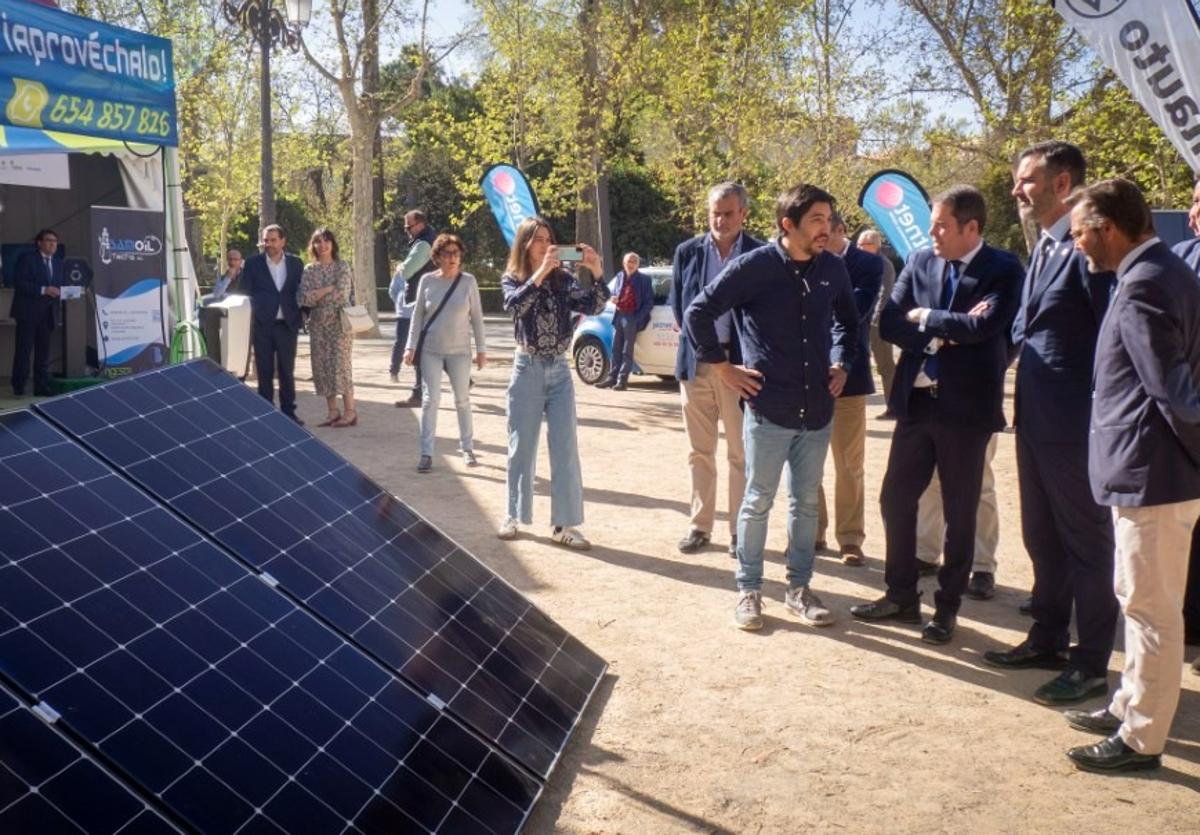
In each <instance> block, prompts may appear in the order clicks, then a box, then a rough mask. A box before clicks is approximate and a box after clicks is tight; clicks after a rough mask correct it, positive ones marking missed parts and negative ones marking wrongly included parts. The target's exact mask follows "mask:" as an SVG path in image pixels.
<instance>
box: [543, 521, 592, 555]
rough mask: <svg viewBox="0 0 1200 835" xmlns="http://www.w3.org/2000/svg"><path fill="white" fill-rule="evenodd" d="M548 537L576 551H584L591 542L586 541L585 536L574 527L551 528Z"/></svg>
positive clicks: (590, 545)
mask: <svg viewBox="0 0 1200 835" xmlns="http://www.w3.org/2000/svg"><path fill="white" fill-rule="evenodd" d="M550 538H551V539H552V540H554V541H555V542H557V543H558V544H559V545H565V546H566V547H568V548H574V549H575V550H577V551H586V550H587V549H589V548H591V547H592V543H590V542H588V541H587V537H586V536H584V535H583V534H581V533H580V532H579V531H578V530H576V529H575V528H558V527H556V528H552V529H551V530H550Z"/></svg>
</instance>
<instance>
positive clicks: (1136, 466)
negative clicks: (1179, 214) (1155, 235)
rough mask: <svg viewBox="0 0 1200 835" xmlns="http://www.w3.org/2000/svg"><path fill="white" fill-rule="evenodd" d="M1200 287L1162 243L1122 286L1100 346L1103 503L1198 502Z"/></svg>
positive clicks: (1097, 464) (1094, 445) (1098, 470)
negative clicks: (1196, 499) (1195, 500)
mask: <svg viewBox="0 0 1200 835" xmlns="http://www.w3.org/2000/svg"><path fill="white" fill-rule="evenodd" d="M1198 381H1200V281H1197V280H1196V273H1195V272H1193V271H1192V269H1191V268H1190V267H1189V266H1188V265H1187V263H1185V262H1184V261H1183V259H1181V258H1180V257H1179V256H1178V255H1175V254H1173V253H1172V252H1171V251H1170V250H1168V249H1167V246H1166V244H1164V243H1162V242H1161V241H1160V242H1158V243H1155V244H1153V245H1152V246H1151V247H1150V248H1149V249H1147V250H1146V251H1145V252H1143V253H1142V254H1141V255H1140V256H1138V258H1137V260H1136V261H1134V263H1133V266H1132V267H1130V269H1129V271H1128V272H1126V273H1125V275H1124V276H1122V277H1121V278H1120V280H1119V281H1118V282H1117V289H1116V291H1115V292H1114V294H1113V299H1112V302H1111V303H1110V304H1109V308H1108V315H1107V316H1106V317H1105V318H1104V324H1103V325H1102V326H1101V327H1100V338H1099V341H1098V342H1097V345H1096V370H1095V374H1094V382H1093V385H1094V386H1095V392H1094V395H1093V401H1092V428H1091V434H1090V435H1089V436H1088V440H1089V443H1088V476H1089V478H1090V480H1091V483H1092V495H1093V496H1094V497H1095V499H1096V501H1097V502H1099V503H1100V504H1103V505H1115V506H1117V507H1147V506H1151V505H1161V504H1171V503H1174V502H1181V501H1186V500H1188V499H1195V498H1200V386H1198Z"/></svg>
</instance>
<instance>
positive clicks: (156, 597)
mask: <svg viewBox="0 0 1200 835" xmlns="http://www.w3.org/2000/svg"><path fill="white" fill-rule="evenodd" d="M0 530H3V531H4V532H5V536H4V538H3V540H0V553H2V554H3V556H4V557H5V559H4V561H3V562H2V563H0V675H2V676H3V678H4V679H6V680H7V681H8V682H9V683H10V684H11V685H12V686H13V687H14V689H15V690H16V691H17V692H18V693H19V694H20V695H21V696H22V697H23V698H24V699H26V700H27V701H28V702H29V703H31V704H39V705H42V706H43V709H44V711H45V712H46V713H47V714H48V715H52V716H56V717H58V718H57V724H59V725H60V726H62V727H64V728H67V729H69V730H70V732H71V733H72V735H73V736H75V737H76V738H77V739H78V740H79V741H80V742H81V743H82V744H84V745H85V746H86V749H87V750H88V751H89V753H92V754H93V755H95V756H96V757H97V759H99V760H101V761H103V762H105V763H108V764H111V765H112V766H113V767H114V769H115V770H117V771H119V772H121V773H122V774H124V775H127V776H128V777H129V779H130V780H131V781H132V782H133V783H134V784H135V785H136V786H137V787H138V789H139V790H140V791H141V792H142V793H144V795H145V796H147V797H153V798H154V799H155V801H156V802H157V803H161V804H162V806H163V807H164V808H165V809H168V810H170V812H171V813H172V814H173V815H174V816H175V817H176V818H178V819H179V820H180V821H181V822H183V823H184V824H186V825H187V826H188V827H191V828H194V829H196V830H199V831H201V832H206V833H208V832H211V833H233V832H239V833H247V832H256V833H257V832H276V833H294V832H320V833H326V832H329V833H335V832H371V833H374V832H378V833H396V832H458V831H472V832H493V833H510V832H516V831H518V830H519V829H520V827H521V825H522V823H523V822H524V820H525V818H526V817H527V815H528V813H529V810H530V809H531V808H532V806H533V803H534V802H535V801H536V799H537V797H538V794H539V793H540V790H541V788H540V785H539V784H538V782H537V781H536V780H535V779H533V778H532V777H530V776H529V775H528V774H527V773H525V772H524V771H523V770H522V769H520V768H519V767H518V766H517V765H516V764H515V763H512V762H511V761H510V760H508V759H507V758H506V757H505V756H504V755H502V754H500V753H499V752H497V751H496V750H495V749H493V748H492V747H491V746H489V745H488V744H486V743H485V742H483V741H481V740H480V739H478V738H477V737H476V736H475V735H473V734H472V733H471V732H469V731H468V730H467V729H465V728H464V727H463V726H462V725H461V724H460V723H459V722H458V721H457V720H455V719H453V718H452V717H451V716H450V715H449V714H448V713H446V712H445V711H444V710H442V709H440V708H439V707H438V706H436V705H433V704H430V702H429V701H428V700H426V699H425V698H423V697H422V696H420V695H418V694H417V693H416V692H415V691H413V690H412V689H411V688H410V687H409V686H407V685H406V684H405V683H404V682H402V681H401V680H400V679H399V678H397V677H396V676H395V675H394V674H392V673H391V672H389V671H388V670H386V669H385V668H384V667H383V666H381V665H380V664H378V663H377V662H375V661H373V660H372V659H370V658H368V657H367V656H366V655H365V654H364V653H363V652H362V651H361V650H359V649H358V648H356V647H354V646H352V645H351V644H349V643H348V642H347V641H346V640H345V639H344V638H343V637H342V636H340V635H338V634H337V633H335V632H334V631H333V630H331V629H329V628H328V627H327V626H326V625H324V624H322V623H320V622H319V621H318V620H316V619H315V618H314V617H313V616H312V615H311V614H310V613H308V612H307V611H305V610H303V609H301V608H299V607H297V606H296V605H295V603H294V602H293V601H291V600H290V599H288V598H287V597H285V596H283V595H281V594H279V593H278V591H277V590H276V589H274V588H272V586H271V585H270V584H269V583H268V582H264V578H262V577H260V576H258V575H255V574H253V573H251V572H249V571H248V570H247V569H246V568H245V566H244V565H242V564H241V563H239V562H237V561H235V560H233V559H232V558H230V556H229V555H228V554H226V553H225V552H223V551H222V550H221V549H220V548H219V547H218V546H216V545H215V544H213V543H212V542H210V541H209V540H207V539H205V538H204V537H202V536H201V535H200V534H198V533H197V532H196V531H195V530H194V529H193V528H191V527H190V526H188V525H187V524H186V523H184V522H183V521H181V520H180V519H179V518H178V517H177V516H175V515H174V514H172V513H171V512H170V511H168V510H166V509H165V508H163V507H162V506H161V505H160V504H158V503H157V502H156V501H154V500H153V499H152V498H151V497H149V496H148V495H147V494H145V493H143V492H142V491H141V490H139V489H138V488H136V487H134V486H133V485H131V484H130V483H129V482H128V481H127V480H126V479H125V478H123V477H121V476H119V475H117V474H116V473H114V472H113V471H112V469H110V468H109V467H108V466H107V465H106V464H104V463H102V462H100V461H99V460H97V459H96V458H94V457H92V456H91V455H90V454H89V453H87V452H86V451H84V450H83V449H81V448H80V447H79V446H78V445H76V444H75V443H74V442H72V441H70V440H69V439H68V438H66V437H65V436H64V435H62V434H60V433H59V432H58V431H57V430H56V429H55V428H54V427H52V426H50V425H49V424H48V423H46V422H45V421H43V420H42V419H41V418H39V417H37V416H35V415H34V414H33V413H31V412H20V413H16V414H12V415H5V416H0ZM6 739H7V738H6Z"/></svg>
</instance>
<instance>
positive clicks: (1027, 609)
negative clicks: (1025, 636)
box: [1017, 594, 1033, 615]
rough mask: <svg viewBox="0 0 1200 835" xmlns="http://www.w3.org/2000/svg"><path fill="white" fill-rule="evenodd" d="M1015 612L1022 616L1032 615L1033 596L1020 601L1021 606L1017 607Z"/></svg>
mask: <svg viewBox="0 0 1200 835" xmlns="http://www.w3.org/2000/svg"><path fill="white" fill-rule="evenodd" d="M1017 611H1018V612H1020V613H1021V614H1023V615H1032V614H1033V595H1032V594H1031V595H1029V597H1026V598H1025V599H1024V600H1022V601H1021V605H1019V606H1017Z"/></svg>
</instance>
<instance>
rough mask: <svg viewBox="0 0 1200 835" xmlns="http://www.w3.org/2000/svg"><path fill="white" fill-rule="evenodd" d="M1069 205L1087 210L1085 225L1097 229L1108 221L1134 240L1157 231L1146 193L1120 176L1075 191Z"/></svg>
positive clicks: (1084, 213) (1084, 219)
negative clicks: (1143, 194)
mask: <svg viewBox="0 0 1200 835" xmlns="http://www.w3.org/2000/svg"><path fill="white" fill-rule="evenodd" d="M1067 205H1068V206H1070V207H1071V208H1072V209H1074V208H1075V207H1076V206H1082V207H1083V222H1084V224H1085V225H1087V226H1091V227H1096V226H1100V225H1101V224H1102V223H1104V222H1105V221H1107V222H1109V223H1111V224H1112V225H1113V226H1115V227H1117V228H1118V229H1120V230H1121V232H1122V233H1123V234H1124V235H1125V237H1127V238H1129V239H1130V240H1131V241H1136V240H1137V239H1138V238H1140V237H1142V236H1143V235H1145V234H1146V233H1147V232H1151V231H1153V229H1154V217H1153V216H1152V215H1151V214H1150V206H1149V205H1148V204H1147V203H1146V198H1145V197H1144V196H1142V190H1141V189H1140V188H1138V187H1137V186H1136V185H1134V184H1133V183H1131V182H1129V180H1123V179H1121V178H1119V177H1118V178H1116V179H1113V180H1101V181H1100V182H1098V183H1092V184H1091V185H1090V186H1085V187H1084V188H1081V189H1077V190H1075V191H1074V192H1072V193H1071V196H1070V197H1068V198H1067Z"/></svg>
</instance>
